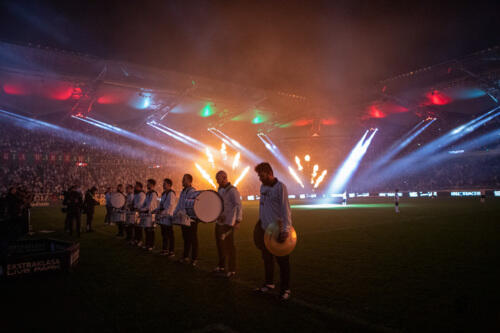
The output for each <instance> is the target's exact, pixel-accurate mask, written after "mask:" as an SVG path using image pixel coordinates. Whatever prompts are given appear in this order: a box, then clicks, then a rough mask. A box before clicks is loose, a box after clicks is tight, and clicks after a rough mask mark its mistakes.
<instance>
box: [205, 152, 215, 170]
mask: <svg viewBox="0 0 500 333" xmlns="http://www.w3.org/2000/svg"><path fill="white" fill-rule="evenodd" d="M205 153H206V154H207V157H208V163H210V165H211V166H212V168H215V162H214V157H213V155H212V152H211V151H210V149H209V148H208V147H206V148H205Z"/></svg>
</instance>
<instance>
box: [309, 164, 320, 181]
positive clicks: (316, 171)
mask: <svg viewBox="0 0 500 333" xmlns="http://www.w3.org/2000/svg"><path fill="white" fill-rule="evenodd" d="M318 169H319V166H318V165H317V164H315V165H314V167H313V172H312V175H311V185H312V184H314V179H315V178H316V176H317V175H318Z"/></svg>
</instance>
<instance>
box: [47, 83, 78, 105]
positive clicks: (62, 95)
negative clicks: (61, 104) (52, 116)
mask: <svg viewBox="0 0 500 333" xmlns="http://www.w3.org/2000/svg"><path fill="white" fill-rule="evenodd" d="M48 88H49V89H48V91H47V93H46V94H45V96H47V97H48V98H50V99H55V100H58V101H65V100H67V99H69V98H70V97H71V95H73V87H72V86H71V85H69V84H53V85H51V86H49V87H48Z"/></svg>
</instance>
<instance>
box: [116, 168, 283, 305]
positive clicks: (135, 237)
mask: <svg viewBox="0 0 500 333" xmlns="http://www.w3.org/2000/svg"><path fill="white" fill-rule="evenodd" d="M255 172H256V173H257V175H258V177H259V180H260V181H261V183H262V185H261V189H260V206H259V221H258V222H257V224H256V225H255V228H254V243H255V245H256V247H257V248H258V249H259V250H260V251H261V253H262V260H263V263H264V271H265V281H264V284H263V285H262V286H260V287H258V288H256V289H255V291H256V292H257V293H262V294H267V293H272V292H273V291H274V290H275V284H274V262H275V261H276V262H277V264H278V266H279V268H280V292H279V297H280V299H282V300H288V299H289V298H290V295H291V293H290V255H286V256H274V255H273V254H272V253H270V252H269V251H268V249H267V248H266V246H265V244H264V234H265V230H266V228H267V227H268V226H269V225H270V224H271V223H273V222H278V223H279V224H280V225H281V231H280V234H279V237H278V242H283V241H285V240H286V239H287V238H288V237H289V233H290V227H291V225H292V220H291V211H290V204H289V202H288V192H287V188H286V186H285V184H283V183H282V182H280V181H279V180H278V179H277V178H276V177H275V176H274V173H273V169H272V167H271V165H270V164H269V163H267V162H264V163H260V164H259V165H257V166H256V167H255ZM216 180H217V183H218V185H219V188H218V191H217V192H218V194H219V195H220V197H221V198H222V205H223V210H222V213H221V215H220V217H219V218H218V219H217V220H216V222H215V243H216V247H217V253H218V265H217V266H216V267H215V268H214V270H213V272H214V273H216V274H218V275H222V276H225V277H227V278H232V277H233V276H234V275H235V274H236V247H235V244H234V237H235V233H236V230H238V228H239V226H240V224H241V222H242V220H243V211H242V205H241V199H240V193H239V192H238V189H237V188H236V187H235V186H233V185H232V184H231V183H230V182H229V180H228V176H227V173H226V172H225V171H219V172H217V174H216ZM192 183H193V177H192V176H191V175H190V174H185V175H184V176H183V177H182V188H183V189H182V191H181V193H180V195H179V198H178V199H177V195H176V193H175V191H174V190H172V185H173V183H172V180H171V179H169V178H165V179H164V180H163V193H162V194H161V196H159V195H158V193H157V192H156V190H155V188H156V181H155V180H154V179H148V180H147V185H146V187H147V191H146V192H144V189H143V184H142V183H140V182H136V183H135V186H134V187H133V186H132V185H127V186H126V188H125V192H123V185H118V188H117V192H114V193H110V194H109V195H108V196H107V198H106V199H107V202H106V205H107V207H109V208H108V209H110V210H111V211H110V212H111V221H112V222H114V223H116V224H117V226H118V236H125V239H126V241H127V242H128V243H129V244H131V245H135V246H138V247H142V248H144V249H146V250H147V251H153V248H154V241H155V224H157V225H159V226H160V230H161V236H162V249H161V252H160V254H161V255H163V256H168V257H169V258H171V259H174V258H175V252H174V245H175V237H174V229H173V228H174V226H180V227H181V230H182V238H183V242H184V251H183V256H182V258H181V259H180V260H179V262H180V263H184V264H190V265H193V266H196V265H197V264H198V224H199V220H198V219H197V218H193V217H192V216H189V215H188V214H187V213H186V209H187V206H188V205H189V200H190V198H192V195H193V194H194V193H196V190H195V188H193V186H192ZM120 195H121V196H123V199H124V201H122V200H119V199H117V196H120ZM159 198H160V199H159ZM113 199H115V200H113ZM158 199H159V200H158ZM113 201H114V202H115V204H114V205H112V202H113ZM116 202H124V204H123V206H122V207H116V206H117V205H116Z"/></svg>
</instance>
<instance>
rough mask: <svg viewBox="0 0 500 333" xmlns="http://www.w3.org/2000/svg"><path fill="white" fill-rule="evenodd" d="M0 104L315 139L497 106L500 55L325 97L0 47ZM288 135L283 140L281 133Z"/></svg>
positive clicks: (491, 52) (54, 113) (35, 112)
mask: <svg viewBox="0 0 500 333" xmlns="http://www.w3.org/2000/svg"><path fill="white" fill-rule="evenodd" d="M0 86H1V89H0V105H1V106H2V107H4V108H9V109H10V110H13V111H17V112H21V113H25V114H30V115H31V116H36V117H39V118H45V119H49V120H50V119H51V120H54V121H55V120H61V119H64V118H65V117H61V115H65V116H69V115H71V114H76V113H82V114H87V113H91V114H94V115H97V116H98V117H99V118H100V119H102V120H106V121H109V122H111V123H115V124H121V125H123V126H132V127H136V126H141V125H143V124H144V123H145V122H146V120H147V119H152V118H156V119H159V118H162V117H163V118H164V119H165V121H167V122H168V123H170V124H174V126H176V127H177V128H184V129H186V127H187V128H190V129H194V130H196V128H197V127H200V128H205V129H206V128H208V127H213V126H215V127H223V126H225V125H226V124H228V123H231V124H232V126H231V128H232V129H233V130H236V131H237V130H238V129H239V128H248V126H249V125H251V126H254V128H255V130H256V131H258V130H264V131H271V130H278V132H281V133H283V134H285V133H293V135H297V134H298V133H303V134H304V135H307V134H308V133H309V134H311V128H313V131H314V130H315V129H317V131H318V132H319V130H322V133H325V132H326V133H328V130H329V129H335V131H337V130H338V129H340V128H342V129H344V130H345V129H351V128H352V126H356V125H359V124H363V125H372V124H377V123H378V122H382V121H383V122H385V123H394V124H396V125H409V124H412V123H414V122H415V120H416V119H418V117H425V116H428V115H433V116H437V117H446V118H447V117H451V118H453V117H458V118H460V117H470V115H471V114H476V113H479V112H482V111H484V110H485V109H487V108H489V107H490V106H491V105H493V104H497V100H498V98H499V86H500V48H498V47H494V48H490V49H487V50H484V51H481V52H477V53H475V54H472V55H469V56H466V57H464V58H462V59H454V60H450V61H447V62H444V63H441V64H437V65H434V66H428V67H425V68H421V69H417V70H413V71H411V72H408V73H405V74H401V75H398V76H396V77H393V78H389V79H386V80H383V81H381V82H377V83H374V84H373V85H372V86H371V87H357V88H356V89H352V90H353V93H352V95H351V96H348V97H346V99H345V100H342V101H340V100H339V99H338V97H332V96H328V95H325V94H318V95H316V96H311V95H302V94H301V93H300V92H289V91H270V90H264V89H259V88H256V87H251V86H243V85H238V84H234V83H230V82H223V81H218V80H213V79H208V78H204V77H200V76H195V75H190V74H183V73H178V72H174V71H167V70H160V69H156V68H151V67H146V66H140V65H137V64H132V63H128V62H121V61H113V60H106V59H100V58H97V57H93V56H89V55H83V54H78V53H73V52H65V51H61V50H55V49H50V48H46V47H42V46H39V45H20V44H12V43H5V42H3V43H0ZM285 135H286V134H285Z"/></svg>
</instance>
